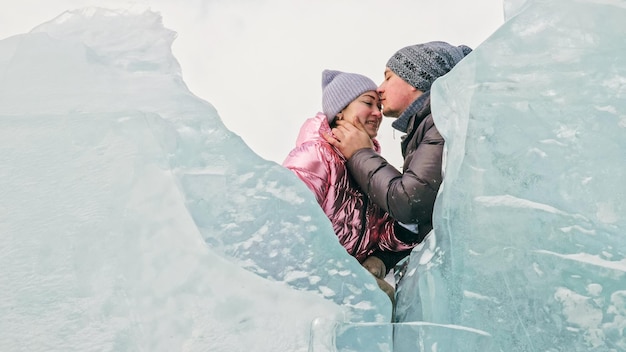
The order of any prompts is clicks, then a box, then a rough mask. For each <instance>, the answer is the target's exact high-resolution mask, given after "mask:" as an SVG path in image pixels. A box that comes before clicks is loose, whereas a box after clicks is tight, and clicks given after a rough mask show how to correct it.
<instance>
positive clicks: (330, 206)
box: [283, 113, 415, 262]
mask: <svg viewBox="0 0 626 352" xmlns="http://www.w3.org/2000/svg"><path fill="white" fill-rule="evenodd" d="M322 133H331V129H330V126H329V125H328V120H327V119H326V115H324V114H322V113H318V114H317V115H316V116H315V117H313V118H309V119H307V120H306V121H305V123H304V125H302V128H301V129H300V133H299V135H298V139H297V140H296V148H294V149H293V150H292V151H291V152H290V153H289V155H288V156H287V158H286V159H285V161H284V162H283V166H284V167H286V168H288V169H290V170H291V171H293V172H294V173H295V174H296V175H297V176H298V177H299V178H300V179H301V180H302V181H303V182H304V183H305V184H306V185H307V186H308V187H309V189H311V191H312V192H313V194H315V198H316V199H317V202H318V203H319V205H320V206H321V207H322V209H323V210H324V212H325V213H326V215H327V216H328V218H329V219H330V222H331V223H332V225H333V229H334V230H335V234H337V237H338V238H339V242H340V243H341V244H342V245H343V246H344V248H346V250H347V251H348V253H350V254H351V255H352V256H353V257H355V258H356V259H357V260H358V261H359V262H363V260H365V258H367V257H368V256H369V255H370V254H372V252H374V251H376V250H377V249H378V250H381V251H394V252H396V251H402V250H406V249H411V248H413V247H414V246H415V243H404V242H402V241H401V240H399V239H398V238H397V237H396V236H395V233H394V226H393V223H394V221H393V219H392V218H390V217H389V215H388V214H387V213H386V212H384V211H383V210H382V209H381V208H380V207H378V206H377V205H376V204H374V203H373V202H370V201H369V199H368V198H367V195H366V194H365V193H363V192H362V191H361V190H360V189H359V187H358V186H357V184H356V183H355V182H354V180H353V179H352V177H350V175H349V173H348V169H347V168H346V165H345V163H346V159H345V158H344V157H343V156H342V155H341V154H340V153H339V152H337V151H336V150H335V148H334V147H333V146H331V145H330V144H329V143H328V142H326V140H325V139H324V138H323V137H322V135H321V134H322ZM374 145H375V149H376V151H380V145H379V143H378V141H376V140H374Z"/></svg>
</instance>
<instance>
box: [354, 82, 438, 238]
mask: <svg viewBox="0 0 626 352" xmlns="http://www.w3.org/2000/svg"><path fill="white" fill-rule="evenodd" d="M428 93H429V92H427V93H425V95H426V94H428ZM398 120H404V121H408V124H407V125H406V128H407V129H406V135H404V136H403V137H402V155H403V157H404V165H403V168H402V169H403V172H400V171H398V170H397V169H396V168H395V167H393V166H392V165H390V164H388V163H387V161H386V160H385V159H384V158H383V157H382V156H380V155H379V154H378V153H376V152H375V151H374V150H372V149H360V150H358V151H357V152H356V153H355V154H354V155H353V156H352V157H351V158H350V159H349V160H348V163H347V166H348V170H349V171H350V173H351V174H352V176H353V177H354V179H355V180H356V181H357V183H358V184H359V186H360V187H361V189H363V190H364V191H365V192H366V193H367V194H368V195H369V197H370V199H371V200H372V201H373V202H375V203H376V204H378V205H379V206H380V207H382V208H383V209H384V210H386V211H387V212H388V213H389V214H390V215H391V217H393V218H394V219H395V220H397V221H400V222H402V223H405V224H414V223H417V224H418V238H417V239H416V241H418V242H419V241H421V240H422V239H423V238H424V237H425V236H426V234H428V232H429V231H430V230H431V229H432V215H433V207H434V204H435V198H436V196H437V191H438V190H439V186H440V185H441V181H442V174H441V162H442V155H443V145H444V140H443V137H442V136H441V135H440V134H439V131H438V130H437V128H436V127H435V124H434V122H433V117H432V115H431V112H430V96H429V94H428V95H426V96H423V99H420V98H418V99H417V100H416V101H415V102H414V103H413V104H412V105H411V106H409V108H407V110H406V111H405V113H403V114H402V115H401V116H400V117H399V118H398ZM398 122H400V121H398ZM405 123H406V122H405ZM394 125H395V123H394Z"/></svg>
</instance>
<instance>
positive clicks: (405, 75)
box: [387, 41, 472, 92]
mask: <svg viewBox="0 0 626 352" xmlns="http://www.w3.org/2000/svg"><path fill="white" fill-rule="evenodd" d="M471 51H472V49H471V48H470V47H468V46H466V45H459V46H453V45H450V44H448V43H446V42H439V41H436V42H429V43H424V44H416V45H411V46H407V47H404V48H402V49H400V50H398V51H397V52H396V53H395V54H394V55H393V56H392V57H391V58H390V59H389V61H387V67H389V69H390V70H391V71H393V72H394V73H395V74H397V75H398V76H399V77H400V78H402V79H403V80H405V81H406V82H407V83H408V84H410V85H412V86H413V87H415V88H417V89H419V90H421V91H423V92H426V91H428V90H430V86H431V85H432V84H433V82H435V80H436V79H437V78H439V77H441V76H443V75H445V74H446V73H448V72H449V71H450V70H451V69H452V68H453V67H454V66H455V65H456V64H457V63H459V61H461V59H463V58H464V57H465V55H467V54H469V53H470V52H471Z"/></svg>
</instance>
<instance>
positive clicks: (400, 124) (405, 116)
mask: <svg viewBox="0 0 626 352" xmlns="http://www.w3.org/2000/svg"><path fill="white" fill-rule="evenodd" d="M429 98H430V91H429V90H428V91H426V92H424V93H423V94H422V95H420V96H419V97H418V98H417V99H415V100H414V101H413V102H412V103H411V105H409V107H408V108H406V110H404V112H403V113H402V114H401V115H400V117H398V118H397V119H396V120H395V121H394V122H393V123H392V124H391V126H392V127H393V128H395V129H397V130H398V131H400V132H404V133H406V131H407V129H408V128H409V122H410V120H411V118H412V117H413V116H414V115H415V114H417V113H418V112H420V111H421V110H422V109H424V107H426V106H427V105H428V103H429V102H430V99H429Z"/></svg>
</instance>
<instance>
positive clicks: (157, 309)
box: [0, 9, 391, 352]
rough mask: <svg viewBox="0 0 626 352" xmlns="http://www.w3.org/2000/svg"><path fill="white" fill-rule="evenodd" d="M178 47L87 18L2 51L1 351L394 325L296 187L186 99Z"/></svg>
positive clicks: (112, 19) (120, 23)
mask: <svg viewBox="0 0 626 352" xmlns="http://www.w3.org/2000/svg"><path fill="white" fill-rule="evenodd" d="M174 38H175V34H174V33H173V32H172V31H170V30H168V29H165V28H164V27H163V26H162V23H161V18H160V16H159V15H158V14H155V13H153V12H150V11H147V12H145V13H127V12H117V11H109V10H103V9H84V10H79V11H72V12H67V13H64V14H62V15H61V16H59V17H58V18H56V19H54V20H52V21H50V22H48V23H45V24H42V25H41V26H39V27H37V28H35V29H34V30H33V31H32V32H30V33H27V34H23V35H17V36H14V37H10V38H7V39H4V40H2V41H0V165H1V167H0V179H1V180H2V181H1V182H0V287H1V288H2V289H1V290H0V316H1V317H2V318H1V319H0V350H1V351H17V350H24V351H51V350H55V351H103V350H115V351H139V350H141V351H183V350H184V351H207V350H208V351H220V352H221V351H228V352H232V351H305V350H307V349H308V339H309V333H310V326H311V324H312V322H313V321H314V320H315V319H316V318H318V317H323V318H324V319H330V320H331V321H333V322H335V321H347V322H350V321H353V322H385V321H389V320H390V319H391V307H390V303H389V299H388V298H387V297H386V295H385V294H384V293H382V291H380V290H379V289H378V287H377V285H376V283H375V281H374V279H373V278H372V277H371V275H370V274H369V273H367V272H366V271H365V270H364V269H363V268H361V267H360V265H359V264H358V263H357V262H356V261H355V260H354V259H352V258H351V257H349V256H348V255H347V254H346V252H345V250H344V249H343V248H342V247H341V246H340V245H339V244H338V243H337V240H336V237H335V236H334V234H333V232H332V228H331V226H330V224H329V222H328V220H327V219H326V217H325V216H324V214H323V213H322V212H321V210H319V207H318V206H317V203H316V202H315V199H314V198H313V196H312V195H311V194H310V192H309V190H308V189H307V188H306V187H305V186H304V185H302V184H301V182H300V181H299V180H297V178H296V177H295V176H293V174H292V173H291V172H289V171H288V170H286V169H283V168H282V167H280V166H279V165H276V164H275V163H273V162H268V161H265V160H262V159H261V158H259V157H258V156H256V155H255V154H254V153H253V152H252V151H251V150H250V149H249V148H248V147H247V146H246V145H245V144H244V143H243V141H242V140H241V139H240V138H239V137H237V136H236V135H234V134H233V133H231V132H230V131H228V130H227V129H226V128H225V127H224V125H223V124H222V122H221V121H220V119H219V117H218V116H217V114H216V111H215V109H214V108H213V107H212V106H211V105H210V104H209V103H207V102H205V101H203V100H201V99H199V98H197V97H195V96H194V95H193V94H192V93H191V92H189V90H188V89H187V88H186V86H185V84H184V82H183V80H182V77H181V73H180V68H179V66H178V63H177V61H176V59H175V58H174V57H173V55H172V53H171V44H172V41H173V40H174ZM316 324H317V325H316V330H315V331H316V333H317V334H318V337H319V334H320V333H324V332H325V331H326V330H327V327H326V326H324V324H323V320H317V323H316ZM328 326H329V327H332V324H331V325H328ZM329 336H330V335H329ZM323 337H324V336H322V337H321V339H322V340H325V339H323ZM318 350H319V349H318Z"/></svg>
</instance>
